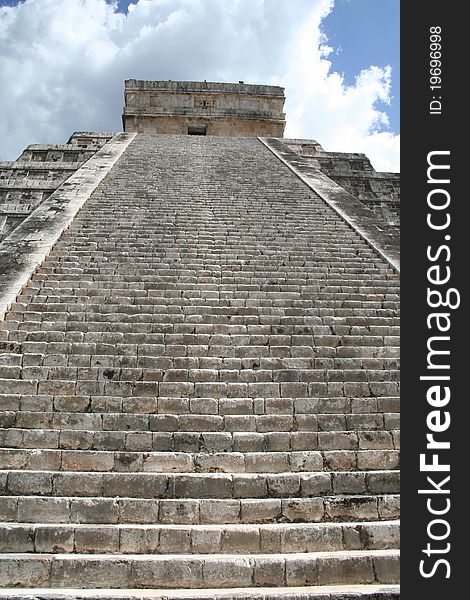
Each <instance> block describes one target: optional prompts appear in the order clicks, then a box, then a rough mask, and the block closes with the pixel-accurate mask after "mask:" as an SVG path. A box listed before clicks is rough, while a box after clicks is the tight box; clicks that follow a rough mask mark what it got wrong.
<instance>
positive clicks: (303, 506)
mask: <svg viewBox="0 0 470 600" xmlns="http://www.w3.org/2000/svg"><path fill="white" fill-rule="evenodd" d="M398 515H399V496H398V495H395V494H374V495H372V496H370V495H369V496H368V495H361V496H357V495H344V494H337V495H335V496H321V497H314V498H298V497H295V496H293V497H291V498H256V499H250V498H240V499H210V500H208V499H178V500H175V499H145V498H102V497H92V496H91V497H82V496H70V497H48V496H34V495H31V496H15V495H13V496H0V521H1V522H15V521H16V522H19V523H25V522H26V523H102V524H106V523H127V524H133V523H138V524H139V523H140V524H157V523H160V524H216V523H217V524H224V523H277V522H285V523H292V522H296V523H297V522H298V523H308V522H312V523H318V522H323V521H333V522H338V521H341V522H343V521H348V522H349V521H357V520H358V519H360V520H362V521H381V520H385V521H386V520H395V519H397V518H398Z"/></svg>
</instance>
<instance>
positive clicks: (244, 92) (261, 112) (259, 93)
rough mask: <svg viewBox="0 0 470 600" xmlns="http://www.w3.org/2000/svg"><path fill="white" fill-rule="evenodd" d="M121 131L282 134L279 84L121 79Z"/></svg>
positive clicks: (237, 135) (282, 92) (282, 99)
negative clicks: (122, 107) (122, 129)
mask: <svg viewBox="0 0 470 600" xmlns="http://www.w3.org/2000/svg"><path fill="white" fill-rule="evenodd" d="M124 98H125V108H124V114H123V116H122V122H123V126H124V131H135V132H137V133H174V134H182V135H186V134H187V135H225V136H231V137H256V136H267V137H282V136H283V134H284V127H285V124H286V121H285V115H284V113H283V112H282V110H283V107H284V100H285V97H284V88H281V87H277V86H272V85H247V84H245V83H243V82H241V81H240V83H237V84H234V83H212V82H208V81H203V82H199V81H137V80H135V79H130V80H127V81H126V82H125V91H124Z"/></svg>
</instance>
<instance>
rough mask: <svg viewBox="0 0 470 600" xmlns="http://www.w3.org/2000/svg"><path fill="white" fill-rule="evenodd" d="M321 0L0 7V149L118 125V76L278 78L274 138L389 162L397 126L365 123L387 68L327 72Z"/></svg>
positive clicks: (37, 2)
mask: <svg viewBox="0 0 470 600" xmlns="http://www.w3.org/2000/svg"><path fill="white" fill-rule="evenodd" d="M332 7H333V0H290V1H289V2H284V1H281V0H136V1H135V4H132V5H130V6H129V12H128V14H127V15H124V14H121V13H117V12H115V8H116V3H115V2H109V3H107V2H106V1H105V0H67V1H66V2H64V0H26V1H25V2H24V3H22V4H20V5H18V6H16V7H3V8H0V56H1V57H2V58H1V61H0V89H1V90H2V93H1V94H0V114H1V115H2V120H1V122H0V140H1V141H0V159H3V160H6V159H8V160H11V159H14V158H16V156H18V155H19V154H20V153H21V151H22V150H23V148H24V147H25V146H27V145H28V144H30V143H63V142H64V141H65V140H66V139H67V138H68V136H69V135H70V134H71V133H72V132H73V131H75V130H95V131H105V130H110V131H119V130H120V129H121V112H122V104H123V85H124V79H130V78H134V79H174V80H178V79H182V80H203V79H206V80H208V81H210V80H212V81H238V80H240V79H242V80H244V81H246V82H247V83H248V82H249V83H273V84H279V85H284V86H285V87H286V96H287V102H286V112H287V123H288V125H287V128H286V136H292V137H306V138H309V137H311V138H314V139H317V140H318V141H319V142H320V143H321V144H322V145H323V146H324V147H325V149H327V150H334V151H349V152H365V153H367V154H368V156H369V157H370V158H371V160H372V161H373V164H374V166H375V167H376V168H378V169H387V170H396V169H397V168H398V142H399V138H398V136H395V135H393V134H392V133H391V132H388V131H377V126H378V125H379V124H381V123H382V124H386V122H387V117H386V113H385V112H384V111H383V110H382V111H381V110H379V109H377V108H376V103H377V101H382V102H384V103H386V102H388V100H389V94H390V78H391V73H390V69H389V68H379V67H374V66H371V67H370V68H369V69H367V70H365V71H362V72H361V73H360V74H359V75H358V77H357V79H356V82H355V84H354V85H353V86H349V87H348V86H346V85H345V84H344V82H343V80H342V78H341V76H340V75H338V74H337V73H334V72H332V70H331V63H330V62H329V61H328V55H329V53H330V52H331V51H332V49H331V48H329V47H328V46H327V45H326V44H327V40H325V39H324V38H323V36H322V34H321V32H320V24H321V21H322V19H323V18H324V17H325V16H326V15H327V14H328V13H329V12H330V10H331V9H332Z"/></svg>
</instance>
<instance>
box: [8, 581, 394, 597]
mask: <svg viewBox="0 0 470 600" xmlns="http://www.w3.org/2000/svg"><path fill="white" fill-rule="evenodd" d="M0 598H8V600H89V599H93V600H117V599H120V600H170V599H171V598H181V599H183V598H184V599H185V600H274V599H277V598H279V599H280V600H300V599H302V600H399V598H400V587H399V586H398V585H384V584H370V585H367V584H364V585H316V586H306V587H299V586H289V587H287V588H281V587H277V588H274V587H269V588H268V587H256V589H255V590H253V589H251V590H250V589H249V588H236V589H235V588H226V589H220V588H219V589H205V590H202V589H192V590H190V589H189V590H182V589H175V590H168V589H166V590H162V589H160V590H158V589H155V590H148V589H147V590H145V589H126V590H118V589H91V590H76V589H66V588H61V589H58V588H52V589H46V588H42V589H41V588H25V589H23V590H18V589H16V588H9V589H3V590H1V589H0Z"/></svg>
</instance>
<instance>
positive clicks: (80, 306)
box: [0, 132, 400, 600]
mask: <svg viewBox="0 0 470 600" xmlns="http://www.w3.org/2000/svg"><path fill="white" fill-rule="evenodd" d="M96 139H102V138H100V136H99V134H97V135H96ZM374 219H376V213H375V212H374V211H373V210H371V209H370V208H368V207H367V206H365V205H364V204H362V203H361V202H360V201H359V200H358V199H357V198H356V197H354V196H353V195H351V194H350V193H349V192H347V191H346V190H345V189H343V188H341V187H340V186H339V185H338V184H337V183H335V182H334V181H333V180H332V179H330V178H329V177H328V176H327V175H325V174H324V173H322V172H321V171H320V170H319V169H318V167H317V166H316V165H315V164H313V163H312V162H311V161H308V160H307V159H306V158H305V157H301V156H300V155H299V154H297V153H295V151H294V150H293V149H292V148H290V147H289V146H288V145H286V144H285V143H283V141H282V139H279V138H276V139H274V138H263V139H259V138H256V137H226V136H209V135H207V136H193V135H172V134H168V133H167V134H164V135H160V134H155V133H136V132H125V133H121V134H117V135H115V136H113V137H112V138H108V141H107V142H106V143H105V144H104V145H102V146H101V148H95V149H94V151H93V155H92V156H90V157H89V159H88V161H87V162H86V163H85V164H83V165H82V166H81V167H79V168H78V169H77V170H76V171H75V172H74V173H73V174H72V175H71V176H70V177H69V178H68V179H67V181H66V182H65V183H64V184H63V185H62V186H61V187H59V188H58V189H57V190H56V191H54V192H53V193H51V195H50V196H49V197H48V198H47V199H44V200H43V201H42V202H41V203H40V204H39V205H38V206H37V207H36V208H35V209H34V210H33V211H32V212H31V214H30V215H29V216H28V217H27V218H26V219H25V220H23V221H22V222H20V223H19V224H18V225H17V227H16V228H15V229H14V230H13V231H12V232H11V233H10V234H9V235H8V236H6V237H5V239H4V241H3V242H2V243H1V244H0V265H1V266H0V288H1V289H2V292H3V296H2V297H1V298H0V312H1V314H2V318H3V320H2V321H0V598H18V599H20V598H23V599H25V598H35V599H44V600H45V599H50V600H52V598H56V599H57V598H60V599H63V600H65V599H72V598H74V599H79V598H95V599H96V598H106V599H109V600H111V599H112V598H126V599H129V600H130V599H131V598H132V599H137V598H142V599H143V598H160V599H166V598H168V599H169V598H192V599H194V600H196V599H197V600H209V599H212V600H215V599H220V600H221V599H225V600H229V599H231V600H236V599H240V600H241V599H245V600H247V599H250V600H259V599H264V600H268V599H275V598H279V599H281V598H282V599H285V600H286V599H288V600H294V599H309V600H317V599H318V600H320V599H323V600H326V599H328V600H364V599H369V600H392V599H394V600H396V599H397V598H398V597H399V588H398V579H399V570H398V561H399V522H398V518H399V496H398V494H399V445H400V436H399V398H398V393H399V371H398V369H399V347H398V341H399V338H398V326H399V304H398V301H399V296H398V294H399V275H398V262H397V254H396V247H395V245H394V244H395V242H396V238H395V237H394V236H395V232H394V231H393V230H391V231H382V230H381V228H380V227H377V226H376V221H375V220H374Z"/></svg>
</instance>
